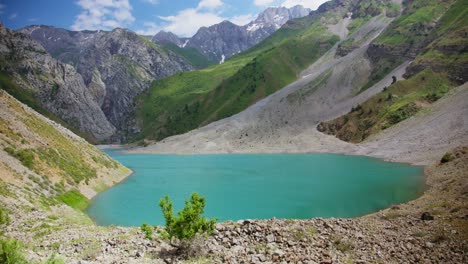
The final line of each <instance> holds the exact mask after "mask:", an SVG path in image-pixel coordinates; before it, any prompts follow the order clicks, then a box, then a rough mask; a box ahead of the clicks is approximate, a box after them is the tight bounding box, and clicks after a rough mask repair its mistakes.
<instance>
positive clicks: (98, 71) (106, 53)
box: [21, 26, 192, 141]
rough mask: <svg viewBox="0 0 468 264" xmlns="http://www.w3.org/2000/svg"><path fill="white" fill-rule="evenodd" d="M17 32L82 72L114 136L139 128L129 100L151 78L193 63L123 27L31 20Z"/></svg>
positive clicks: (171, 72)
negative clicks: (83, 27)
mask: <svg viewBox="0 0 468 264" xmlns="http://www.w3.org/2000/svg"><path fill="white" fill-rule="evenodd" d="M21 32H22V33H25V34H27V35H29V36H31V38H32V39H34V40H36V41H37V42H38V43H40V44H41V45H42V46H43V47H44V49H45V50H46V51H47V52H48V53H50V54H51V55H52V56H53V57H54V58H56V59H57V60H59V61H61V62H63V63H67V64H69V65H72V66H73V67H74V68H75V69H76V71H77V72H78V73H79V74H81V76H82V77H83V80H84V85H85V86H86V87H87V92H86V94H87V95H88V96H90V97H92V98H93V99H94V101H95V102H96V104H97V105H98V106H99V107H100V108H101V109H102V112H103V113H104V114H105V116H106V118H107V120H108V122H110V123H111V124H112V125H113V126H114V127H115V128H116V130H117V134H116V135H114V137H113V140H114V141H120V140H121V139H125V138H126V137H127V136H128V135H133V134H135V133H138V130H136V127H135V124H134V122H133V120H132V119H131V118H129V117H130V116H131V115H132V112H133V109H134V107H133V100H134V98H135V97H136V96H137V95H138V94H139V93H141V92H142V91H144V90H146V89H147V88H148V87H149V85H150V83H151V82H152V81H153V80H155V79H160V78H163V77H167V76H169V75H172V74H174V73H177V72H181V71H187V70H191V69H192V66H191V65H190V64H189V63H188V62H187V61H186V60H185V59H183V58H182V57H180V56H178V55H176V54H175V53H173V52H171V51H168V50H164V49H163V48H161V47H159V46H157V45H156V44H154V43H152V42H151V41H149V40H147V39H146V38H145V37H142V36H138V35H137V34H136V33H134V32H131V31H129V30H125V29H120V28H117V29H114V30H112V31H110V32H105V31H80V32H75V31H68V30H65V29H59V28H54V27H50V26H30V27H26V28H24V29H22V30H21ZM107 138H109V137H107Z"/></svg>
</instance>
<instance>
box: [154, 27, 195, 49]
mask: <svg viewBox="0 0 468 264" xmlns="http://www.w3.org/2000/svg"><path fill="white" fill-rule="evenodd" d="M151 41H153V42H155V43H158V44H166V43H173V44H175V45H177V46H179V47H181V48H184V47H185V43H186V41H187V40H185V39H182V38H179V37H178V36H177V35H176V34H174V33H172V32H166V31H164V30H161V31H159V32H158V33H157V34H156V35H154V36H153V37H152V38H151Z"/></svg>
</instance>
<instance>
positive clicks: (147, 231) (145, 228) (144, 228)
mask: <svg viewBox="0 0 468 264" xmlns="http://www.w3.org/2000/svg"><path fill="white" fill-rule="evenodd" d="M140 228H141V231H143V232H145V237H146V238H147V239H150V240H151V239H153V228H152V227H151V226H150V225H148V224H147V223H144V224H142V225H141V227H140Z"/></svg>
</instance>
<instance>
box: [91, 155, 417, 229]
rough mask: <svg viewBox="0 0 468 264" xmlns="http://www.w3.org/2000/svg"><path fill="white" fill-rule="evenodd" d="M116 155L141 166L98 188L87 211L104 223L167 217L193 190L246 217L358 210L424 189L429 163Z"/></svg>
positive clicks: (221, 214)
mask: <svg viewBox="0 0 468 264" xmlns="http://www.w3.org/2000/svg"><path fill="white" fill-rule="evenodd" d="M106 152H107V153H108V154H109V155H110V156H112V157H113V158H115V159H116V160H118V161H120V162H121V163H122V164H124V165H125V166H127V167H129V168H131V169H132V170H133V171H134V173H133V174H132V175H131V176H130V177H128V178H127V179H126V180H125V181H123V182H122V183H120V184H118V185H116V186H114V187H112V188H110V189H109V190H107V191H105V192H103V193H100V194H99V195H97V196H96V197H95V198H94V199H93V200H92V202H91V204H90V206H89V207H88V209H87V213H88V214H89V215H90V216H91V217H92V218H93V219H94V220H95V221H96V223H97V224H99V225H122V226H140V225H141V224H142V223H144V222H146V223H150V224H157V225H164V219H163V216H162V214H161V211H160V208H159V206H158V204H159V200H160V199H161V198H162V197H164V196H165V195H169V196H170V198H171V199H172V200H173V202H174V209H175V211H178V210H180V209H181V208H182V207H183V205H184V200H185V199H187V198H188V197H189V196H190V194H191V193H193V192H198V193H199V194H201V195H203V196H205V197H206V208H205V215H206V216H208V217H216V218H218V220H219V221H225V220H239V219H268V218H272V217H276V218H302V219H304V218H311V217H355V216H360V215H364V214H368V213H371V212H375V211H378V210H380V209H383V208H386V207H389V206H391V205H392V204H397V203H402V202H405V201H408V200H411V199H414V198H416V197H418V196H420V195H421V194H422V192H423V190H424V176H423V169H422V167H416V166H410V165H407V164H401V163H389V162H384V161H382V160H379V159H374V158H368V157H362V156H346V155H337V154H245V155H244V154H242V155H238V154H226V155H151V154H141V155H136V154H121V153H119V152H117V151H115V150H114V151H112V150H107V151H106Z"/></svg>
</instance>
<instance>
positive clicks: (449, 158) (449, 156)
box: [440, 153, 454, 163]
mask: <svg viewBox="0 0 468 264" xmlns="http://www.w3.org/2000/svg"><path fill="white" fill-rule="evenodd" d="M453 159H454V157H453V156H452V154H451V153H445V155H444V156H443V157H442V159H441V160H440V162H441V163H447V162H449V161H452V160H453Z"/></svg>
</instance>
